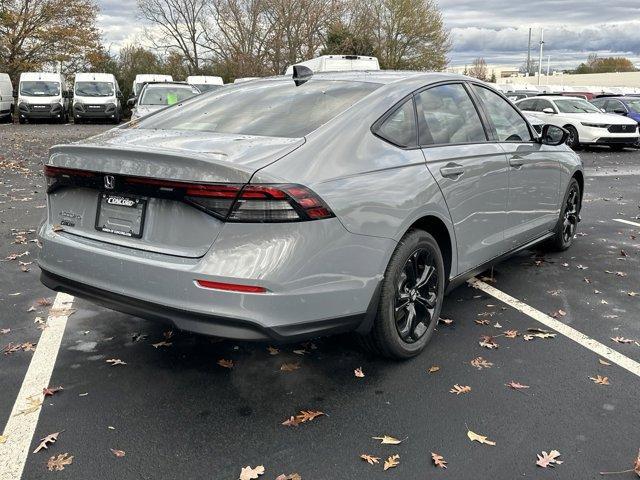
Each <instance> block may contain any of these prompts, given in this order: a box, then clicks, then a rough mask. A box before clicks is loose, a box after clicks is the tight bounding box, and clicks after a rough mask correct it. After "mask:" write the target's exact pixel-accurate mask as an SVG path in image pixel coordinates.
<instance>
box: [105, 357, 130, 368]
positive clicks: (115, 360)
mask: <svg viewBox="0 0 640 480" xmlns="http://www.w3.org/2000/svg"><path fill="white" fill-rule="evenodd" d="M106 362H107V363H110V364H111V366H112V367H115V366H116V365H126V364H127V362H123V361H122V360H120V359H119V358H110V359H109V360H107V361H106Z"/></svg>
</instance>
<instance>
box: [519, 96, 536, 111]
mask: <svg viewBox="0 0 640 480" xmlns="http://www.w3.org/2000/svg"><path fill="white" fill-rule="evenodd" d="M536 102H537V100H534V99H530V100H523V101H521V102H518V108H519V109H520V110H525V111H529V112H531V111H535V106H536Z"/></svg>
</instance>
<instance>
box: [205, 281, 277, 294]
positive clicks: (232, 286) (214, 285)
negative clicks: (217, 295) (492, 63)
mask: <svg viewBox="0 0 640 480" xmlns="http://www.w3.org/2000/svg"><path fill="white" fill-rule="evenodd" d="M196 284H197V285H198V286H199V287H202V288H210V289H212V290H226V291H228V292H241V293H266V291H267V289H266V288H264V287H258V286H255V285H241V284H237V283H223V282H212V281H211V280H196Z"/></svg>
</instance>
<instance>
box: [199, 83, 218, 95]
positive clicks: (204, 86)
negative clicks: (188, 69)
mask: <svg viewBox="0 0 640 480" xmlns="http://www.w3.org/2000/svg"><path fill="white" fill-rule="evenodd" d="M194 85H195V86H196V87H198V90H200V91H201V92H202V93H204V92H211V91H213V90H217V89H219V88H220V87H222V85H215V84H213V83H195V84H194Z"/></svg>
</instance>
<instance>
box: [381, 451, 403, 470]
mask: <svg viewBox="0 0 640 480" xmlns="http://www.w3.org/2000/svg"><path fill="white" fill-rule="evenodd" d="M398 465H400V455H398V454H396V455H391V456H390V457H389V458H387V459H386V460H385V461H384V470H385V471H386V470H389V469H390V468H395V467H397V466H398Z"/></svg>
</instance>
